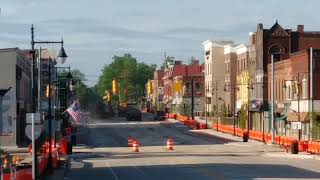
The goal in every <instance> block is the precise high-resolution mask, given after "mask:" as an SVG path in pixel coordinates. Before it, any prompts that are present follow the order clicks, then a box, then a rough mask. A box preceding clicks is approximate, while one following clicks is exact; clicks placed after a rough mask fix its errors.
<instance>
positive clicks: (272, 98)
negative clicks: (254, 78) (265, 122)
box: [271, 54, 275, 144]
mask: <svg viewBox="0 0 320 180" xmlns="http://www.w3.org/2000/svg"><path fill="white" fill-rule="evenodd" d="M273 58H274V57H273V54H271V69H272V70H271V72H272V78H271V101H272V103H271V133H272V136H271V142H272V144H274V139H275V132H274V59H273Z"/></svg>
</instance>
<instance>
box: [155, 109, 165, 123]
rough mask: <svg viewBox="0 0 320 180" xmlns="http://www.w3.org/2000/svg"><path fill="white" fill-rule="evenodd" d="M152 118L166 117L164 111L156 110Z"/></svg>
mask: <svg viewBox="0 0 320 180" xmlns="http://www.w3.org/2000/svg"><path fill="white" fill-rule="evenodd" d="M153 119H154V120H157V121H161V120H165V119H166V113H165V112H164V111H156V112H155V113H154V117H153Z"/></svg>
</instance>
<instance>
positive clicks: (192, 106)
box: [191, 78, 194, 119]
mask: <svg viewBox="0 0 320 180" xmlns="http://www.w3.org/2000/svg"><path fill="white" fill-rule="evenodd" d="M191 117H192V119H194V92H193V78H192V79H191Z"/></svg>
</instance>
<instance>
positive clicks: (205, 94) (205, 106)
mask: <svg viewBox="0 0 320 180" xmlns="http://www.w3.org/2000/svg"><path fill="white" fill-rule="evenodd" d="M207 92H208V89H207V88H206V90H205V93H204V99H205V104H204V119H205V120H206V128H208V117H207Z"/></svg>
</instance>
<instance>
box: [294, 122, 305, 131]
mask: <svg viewBox="0 0 320 180" xmlns="http://www.w3.org/2000/svg"><path fill="white" fill-rule="evenodd" d="M291 124H292V126H291V127H292V129H296V130H298V129H301V128H302V127H301V122H291Z"/></svg>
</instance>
